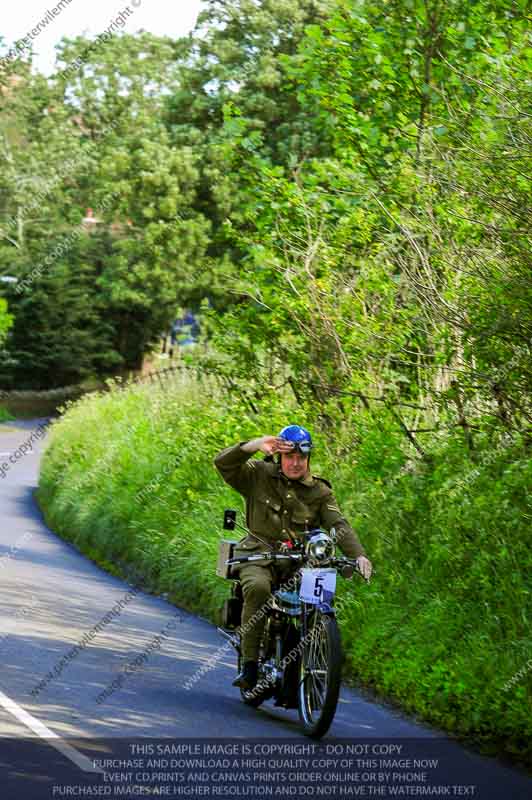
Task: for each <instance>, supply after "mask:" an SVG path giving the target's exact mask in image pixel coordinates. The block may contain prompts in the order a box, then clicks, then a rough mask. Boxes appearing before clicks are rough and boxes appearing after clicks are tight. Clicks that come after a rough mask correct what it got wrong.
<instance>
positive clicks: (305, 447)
mask: <svg viewBox="0 0 532 800" xmlns="http://www.w3.org/2000/svg"><path fill="white" fill-rule="evenodd" d="M285 441H288V442H289V444H291V445H292V453H301V455H302V456H308V454H309V453H310V451H311V450H312V442H308V441H307V442H290V441H289V440H288V439H287V440H285Z"/></svg>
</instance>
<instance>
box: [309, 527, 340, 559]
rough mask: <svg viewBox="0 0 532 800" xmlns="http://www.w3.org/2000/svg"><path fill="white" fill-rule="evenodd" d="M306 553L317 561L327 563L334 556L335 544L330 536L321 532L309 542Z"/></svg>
mask: <svg viewBox="0 0 532 800" xmlns="http://www.w3.org/2000/svg"><path fill="white" fill-rule="evenodd" d="M305 553H306V555H307V556H308V557H309V558H313V559H315V560H316V561H326V559H328V558H332V557H333V555H334V542H333V540H332V539H331V537H330V536H327V534H326V533H323V532H322V531H320V532H319V533H315V534H314V536H311V537H310V539H309V540H308V541H307V544H306V547H305Z"/></svg>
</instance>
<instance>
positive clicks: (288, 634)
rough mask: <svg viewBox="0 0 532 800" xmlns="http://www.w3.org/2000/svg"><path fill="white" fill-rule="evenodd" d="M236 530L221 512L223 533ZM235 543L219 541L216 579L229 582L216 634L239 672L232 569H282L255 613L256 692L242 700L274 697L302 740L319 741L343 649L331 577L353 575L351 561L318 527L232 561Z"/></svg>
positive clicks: (238, 608) (232, 514)
mask: <svg viewBox="0 0 532 800" xmlns="http://www.w3.org/2000/svg"><path fill="white" fill-rule="evenodd" d="M237 525H238V524H237V522H236V511H233V510H231V509H228V510H226V511H225V513H224V528H225V530H234V529H235V527H236V526H237ZM238 527H239V528H241V529H242V530H244V531H245V532H246V534H247V533H248V531H247V530H246V529H245V528H243V527H242V526H240V525H238ZM257 538H258V537H257ZM237 544H238V542H236V541H229V540H225V539H224V540H222V541H221V542H220V551H219V558H218V567H217V574H218V575H219V576H221V577H224V578H228V579H230V580H232V581H233V585H232V592H231V597H230V598H229V599H228V600H226V601H225V603H224V607H223V611H222V626H221V627H219V628H218V630H219V632H220V633H221V634H222V635H223V636H225V637H226V638H227V639H228V641H229V642H230V644H231V645H232V646H233V647H234V648H235V650H236V652H237V654H238V671H239V672H240V670H241V667H242V652H241V647H240V642H241V628H240V626H241V612H242V603H243V598H242V590H241V586H240V583H239V581H238V575H235V573H234V570H232V567H233V566H234V565H237V564H245V563H247V562H252V563H264V564H272V563H277V564H282V565H284V566H283V567H282V573H281V574H282V578H281V577H280V574H279V573H278V571H277V570H274V574H275V575H276V579H275V581H274V584H273V585H272V595H271V597H270V599H269V601H268V603H266V604H265V605H264V607H263V609H261V613H263V614H264V616H265V618H266V620H265V626H264V634H263V636H262V640H261V645H260V652H259V660H258V681H257V685H256V686H255V687H254V688H253V689H251V690H246V689H240V693H241V696H242V700H243V701H244V703H246V704H247V705H251V706H254V707H258V706H260V704H261V703H263V702H264V701H265V700H269V699H272V698H273V699H274V700H275V705H276V706H281V707H283V708H297V709H298V711H299V717H300V721H301V723H302V726H303V731H304V733H305V734H306V735H307V736H311V737H313V738H320V737H321V736H323V735H324V734H325V733H326V732H327V731H328V729H329V727H330V725H331V722H332V720H333V718H334V715H335V712H336V706H337V703H338V695H339V692H340V683H341V677H342V662H343V653H342V644H341V639H340V631H339V629H338V623H337V621H336V617H335V610H334V595H335V589H336V576H337V572H339V573H340V575H342V576H343V577H351V576H352V575H353V573H354V572H355V571H356V572H358V573H359V570H358V568H357V565H356V562H355V561H354V560H353V559H349V558H345V557H336V555H335V533H334V529H333V530H331V533H330V534H327V533H326V532H325V531H323V530H321V529H320V528H316V529H313V530H311V531H308V532H307V533H305V534H303V535H302V538H301V539H300V540H299V541H292V540H290V541H287V542H283V543H280V547H279V548H278V550H275V551H272V550H269V551H267V552H263V553H254V554H252V555H249V556H242V557H239V558H233V550H234V547H235V546H236V545H237ZM265 544H266V543H265ZM359 574H360V573H359Z"/></svg>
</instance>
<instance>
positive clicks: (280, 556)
mask: <svg viewBox="0 0 532 800" xmlns="http://www.w3.org/2000/svg"><path fill="white" fill-rule="evenodd" d="M303 558H304V555H303V553H256V554H254V555H250V556H239V557H238V558H228V559H227V561H226V562H225V563H226V564H227V565H229V566H231V565H233V564H245V563H247V562H249V561H302V560H303ZM309 561H310V560H309ZM314 566H320V567H346V566H350V567H353V568H354V569H355V571H356V572H358V573H359V575H362V573H361V571H360V569H359V566H358V564H357V562H356V559H354V558H346V557H345V556H341V557H339V558H327V559H324V560H323V561H320V562H318V563H317V564H315V565H314Z"/></svg>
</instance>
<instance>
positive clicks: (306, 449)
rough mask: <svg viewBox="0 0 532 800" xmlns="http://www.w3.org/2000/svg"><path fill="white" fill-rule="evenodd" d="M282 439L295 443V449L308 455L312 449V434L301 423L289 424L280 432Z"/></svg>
mask: <svg viewBox="0 0 532 800" xmlns="http://www.w3.org/2000/svg"><path fill="white" fill-rule="evenodd" d="M279 437H280V438H281V439H286V441H287V442H292V443H293V444H294V450H295V451H296V452H299V453H302V455H304V456H308V455H309V454H310V451H311V450H312V436H311V435H310V433H309V432H308V431H307V429H306V428H302V427H301V425H287V426H286V427H285V428H283V429H282V431H281V432H280V434H279Z"/></svg>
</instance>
